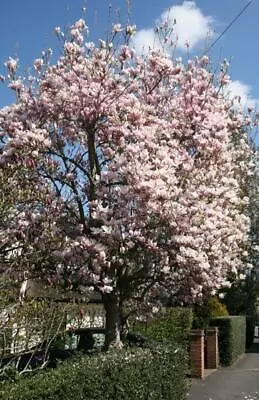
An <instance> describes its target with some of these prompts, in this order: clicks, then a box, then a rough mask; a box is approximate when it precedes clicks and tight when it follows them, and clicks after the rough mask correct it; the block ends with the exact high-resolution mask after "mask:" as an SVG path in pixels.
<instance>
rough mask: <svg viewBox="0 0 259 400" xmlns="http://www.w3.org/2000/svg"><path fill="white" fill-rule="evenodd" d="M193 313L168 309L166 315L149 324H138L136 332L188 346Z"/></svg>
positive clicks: (175, 308)
mask: <svg viewBox="0 0 259 400" xmlns="http://www.w3.org/2000/svg"><path fill="white" fill-rule="evenodd" d="M192 321H193V313H192V310H191V309H190V308H184V307H168V308H166V311H165V315H164V316H163V317H160V318H158V319H153V320H150V321H148V322H136V323H135V324H134V326H133V330H134V331H135V332H140V333H142V334H143V335H145V336H147V337H149V338H151V339H154V340H157V341H161V340H167V341H170V342H172V343H177V344H180V345H184V346H186V345H188V342H189V333H190V330H191V327H192Z"/></svg>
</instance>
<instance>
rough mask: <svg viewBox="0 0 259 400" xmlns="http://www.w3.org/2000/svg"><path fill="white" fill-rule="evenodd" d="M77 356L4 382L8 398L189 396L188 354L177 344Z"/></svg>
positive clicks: (0, 393) (0, 392)
mask: <svg viewBox="0 0 259 400" xmlns="http://www.w3.org/2000/svg"><path fill="white" fill-rule="evenodd" d="M142 345H144V347H143V348H137V347H134V348H125V349H123V350H121V351H116V350H114V351H110V352H108V353H99V354H94V355H92V356H84V357H81V358H75V359H73V360H70V361H68V362H65V363H63V364H61V365H60V366H59V367H58V368H57V369H55V370H53V371H44V372H42V373H40V374H37V375H35V376H33V377H29V378H28V377H27V378H23V379H20V380H19V381H18V382H17V383H14V384H12V385H10V384H9V385H7V384H5V385H3V386H2V388H1V389H0V398H2V399H3V400H14V399H15V400H17V399H18V400H36V399H37V400H43V399H44V400H46V399H49V400H59V399H64V400H70V399H71V400H72V399H73V400H75V399H76V400H111V399H112V400H117V399H120V400H136V399H138V400H142V399H143V400H144V399H150V400H151V399H152V400H161V399H164V400H184V399H186V394H187V381H186V378H185V375H186V369H187V357H186V352H185V351H184V350H183V348H181V347H179V346H174V345H172V344H171V345H167V346H165V345H164V344H158V345H156V346H154V345H153V346H152V345H151V344H149V345H147V344H146V342H144V341H143V340H142Z"/></svg>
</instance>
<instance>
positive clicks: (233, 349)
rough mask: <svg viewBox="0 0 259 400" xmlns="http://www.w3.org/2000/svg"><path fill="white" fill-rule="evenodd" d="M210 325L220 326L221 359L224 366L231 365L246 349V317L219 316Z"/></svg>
mask: <svg viewBox="0 0 259 400" xmlns="http://www.w3.org/2000/svg"><path fill="white" fill-rule="evenodd" d="M210 326H217V327H218V328H219V360H220V364H221V365H222V366H230V365H232V364H233V362H234V361H236V360H237V358H238V357H239V356H240V355H242V354H243V353H244V352H245V349H246V317H245V316H228V317H217V318H213V319H212V320H211V321H210Z"/></svg>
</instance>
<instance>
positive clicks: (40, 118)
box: [0, 20, 249, 347]
mask: <svg viewBox="0 0 259 400" xmlns="http://www.w3.org/2000/svg"><path fill="white" fill-rule="evenodd" d="M56 33H57V34H58V36H59V38H60V40H61V41H63V54H62V56H61V57H60V58H59V59H58V60H57V62H55V63H54V64H51V63H50V61H49V55H50V53H51V52H50V51H48V52H47V53H44V55H43V57H42V58H40V59H37V60H35V63H34V68H35V71H36V76H29V77H28V78H26V79H25V78H22V77H20V76H19V75H18V72H17V66H18V65H17V64H18V61H17V60H14V59H9V60H8V61H7V67H8V70H9V85H10V87H11V89H13V90H14V91H15V92H16V96H17V102H16V104H14V105H12V106H9V107H5V108H3V109H2V110H1V111H0V132H1V137H2V150H1V157H0V162H1V166H2V167H3V168H7V169H8V168H12V167H13V166H16V167H20V166H24V165H26V166H27V171H28V175H29V176H30V177H31V179H33V180H35V185H41V186H42V188H45V189H44V190H46V192H47V195H46V198H45V200H43V201H42V203H41V213H42V214H41V215H45V216H46V218H47V220H48V224H43V223H42V224H41V225H40V226H41V230H40V229H38V230H37V234H36V236H35V237H34V242H35V241H36V243H39V242H40V247H41V251H42V253H41V254H44V252H45V254H48V260H52V262H49V263H48V264H47V265H48V267H45V268H42V270H41V271H40V269H39V273H41V276H42V277H45V276H46V277H48V278H49V279H50V280H51V281H52V282H53V283H55V284H63V285H67V287H68V288H71V289H78V290H81V291H89V292H90V291H93V290H94V291H97V292H99V293H101V295H102V299H103V303H104V307H105V310H106V315H107V321H106V345H107V347H109V346H111V345H114V346H121V328H122V324H123V323H124V321H125V318H126V317H127V316H128V315H129V314H130V313H132V312H136V310H137V309H138V307H140V306H141V307H142V306H145V307H146V308H148V307H151V308H152V306H153V305H154V304H155V302H156V301H158V299H159V298H160V296H162V295H165V294H166V295H170V296H172V297H173V298H174V299H176V301H178V302H181V303H188V302H192V301H194V300H197V299H199V298H200V297H201V296H202V295H203V294H205V293H211V292H213V291H214V290H217V289H218V288H220V287H221V286H222V285H223V284H225V283H226V278H227V276H228V275H229V273H230V272H231V271H234V272H235V273H236V272H237V271H238V270H242V268H244V267H245V262H246V261H245V260H244V257H243V255H242V251H243V247H244V243H245V242H246V240H247V230H248V227H249V221H248V219H247V217H246V216H245V213H244V211H243V207H242V202H243V200H242V198H241V197H242V196H240V185H239V179H237V168H236V157H235V155H234V152H236V151H237V150H238V151H239V152H241V153H246V152H247V151H248V146H246V145H242V146H239V147H238V145H237V144H235V146H234V145H233V140H232V139H233V134H235V133H236V132H238V133H240V132H242V129H243V128H244V126H245V125H249V120H248V119H247V118H246V116H244V115H242V114H241V113H234V114H233V112H231V104H230V102H229V101H227V100H226V99H225V97H224V96H223V94H222V91H221V86H223V85H225V84H227V82H228V77H227V75H226V71H225V69H226V64H223V66H222V71H221V73H220V75H219V77H218V80H217V81H216V80H215V76H213V74H211V73H210V72H209V67H208V63H209V60H208V58H207V57H206V56H205V57H202V58H201V59H195V60H193V61H189V62H188V63H187V64H186V65H184V64H182V63H181V62H176V61H173V60H171V59H170V57H169V56H167V55H166V54H163V53H162V52H154V51H150V52H149V54H148V55H146V56H138V55H136V54H135V52H134V51H133V50H132V49H131V47H130V46H129V45H128V44H127V43H128V41H129V39H130V37H131V35H132V34H133V33H134V27H132V26H127V27H126V28H125V29H122V27H121V26H120V25H115V26H114V28H113V35H112V38H111V41H110V42H104V41H100V43H99V45H98V46H95V45H94V44H93V43H92V42H87V41H86V36H87V35H85V33H87V27H86V24H85V22H84V21H83V20H79V21H77V22H76V23H75V24H74V25H73V26H72V27H71V31H70V37H69V38H66V39H65V36H64V34H63V33H62V31H61V30H60V28H56ZM124 39H125V40H124ZM123 40H124V43H123ZM114 44H116V45H114ZM44 190H43V193H44ZM36 211H37V209H36ZM34 215H35V210H33V207H32V208H29V209H28V213H27V214H26V217H27V222H26V224H27V226H28V227H30V226H31V223H32V220H34V219H35V216H34ZM37 215H38V214H37ZM43 219H44V218H43ZM41 220H42V218H41ZM46 225H47V226H46ZM19 226H20V225H19V219H18V223H17V229H18V227H19ZM19 229H20V228H19ZM28 229H29V228H26V229H23V230H22V232H23V234H24V236H25V237H26V235H27V230H28ZM38 235H39V236H38ZM34 242H33V241H32V238H29V239H28V246H29V248H30V251H31V252H30V253H29V254H32V255H33V250H34V249H35V248H36V247H37V246H36V247H35V243H34ZM28 265H29V256H28ZM31 265H33V262H32V264H31ZM39 268H40V267H39ZM126 311H127V312H128V314H127V315H125V312H126Z"/></svg>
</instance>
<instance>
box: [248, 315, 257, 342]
mask: <svg viewBox="0 0 259 400" xmlns="http://www.w3.org/2000/svg"><path fill="white" fill-rule="evenodd" d="M255 321H256V320H255V317H254V316H253V315H247V316H246V348H249V347H251V346H252V344H253V341H254V329H255Z"/></svg>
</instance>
